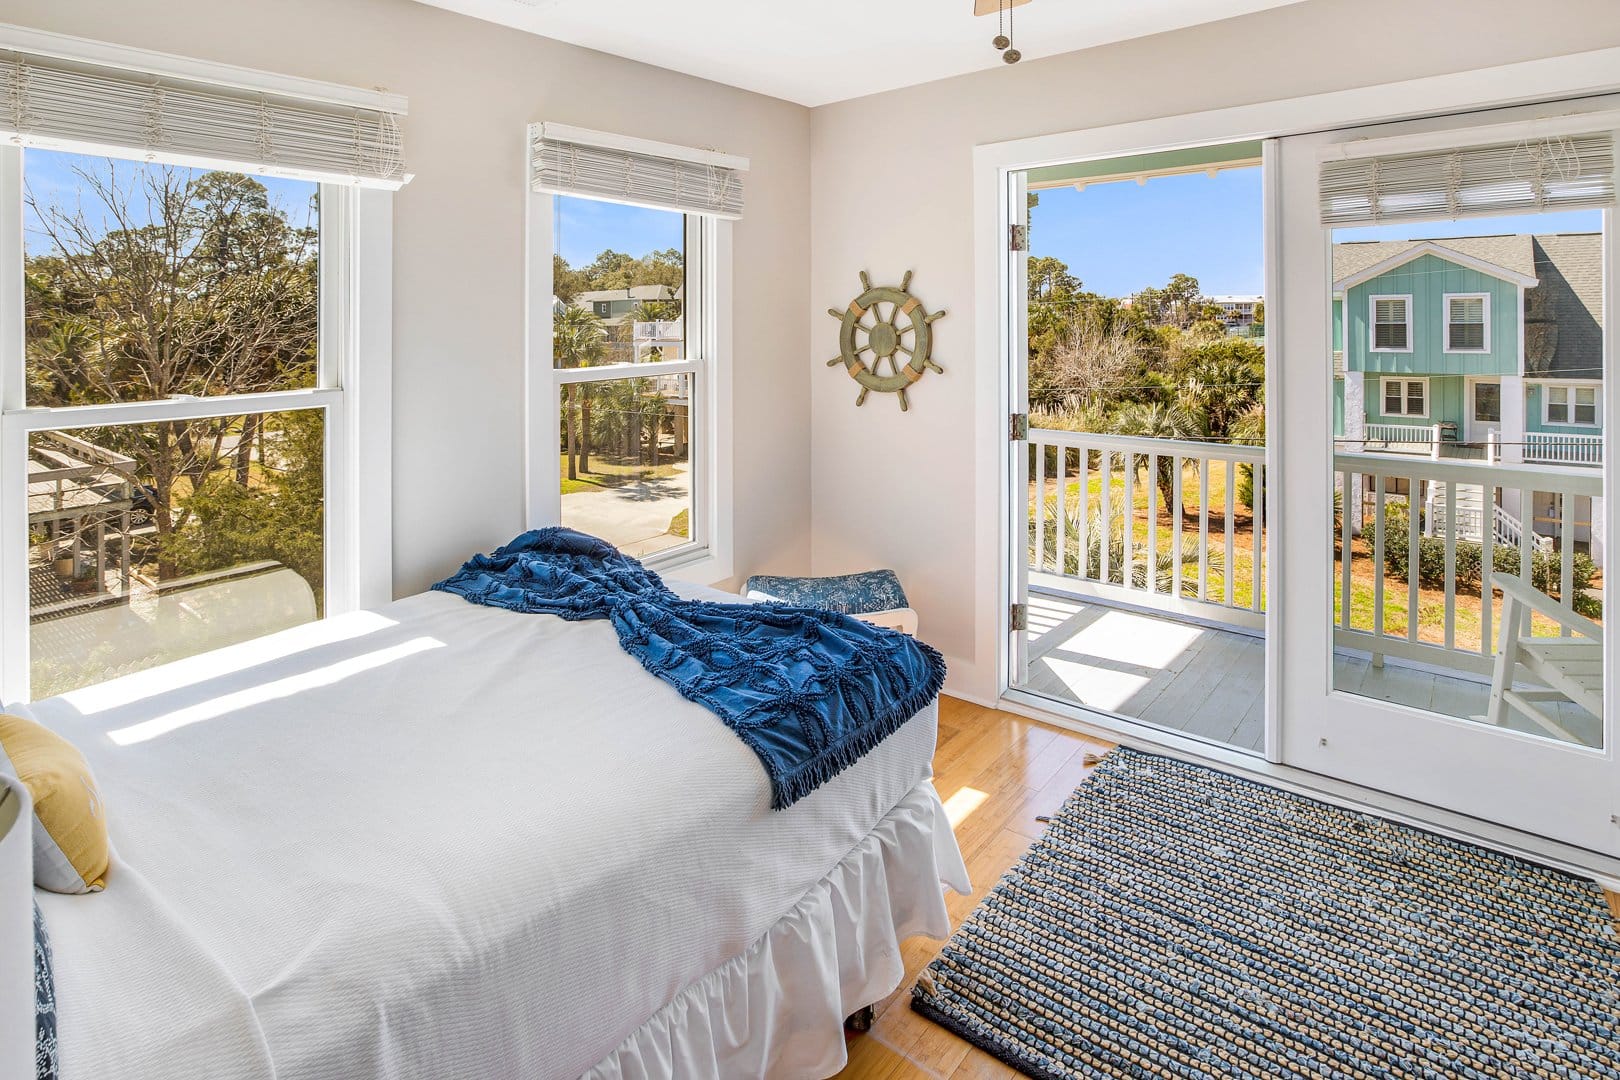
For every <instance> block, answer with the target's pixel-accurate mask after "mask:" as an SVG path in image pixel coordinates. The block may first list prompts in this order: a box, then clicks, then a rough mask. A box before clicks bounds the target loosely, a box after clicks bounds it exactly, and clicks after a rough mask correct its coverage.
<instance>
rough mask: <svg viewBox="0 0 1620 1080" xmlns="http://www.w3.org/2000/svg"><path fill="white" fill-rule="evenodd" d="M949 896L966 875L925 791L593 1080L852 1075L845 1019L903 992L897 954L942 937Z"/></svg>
mask: <svg viewBox="0 0 1620 1080" xmlns="http://www.w3.org/2000/svg"><path fill="white" fill-rule="evenodd" d="M942 885H946V886H949V887H951V888H953V889H955V890H956V891H957V892H959V893H964V894H966V893H968V892H970V891H971V888H970V886H969V884H968V876H967V868H966V867H965V866H964V865H963V863H962V853H961V851H960V850H959V849H958V848H957V846H956V838H955V836H954V835H953V834H952V832H951V825H950V821H949V820H948V819H947V818H946V816H945V808H944V807H943V806H942V805H941V804H940V801H939V795H938V793H936V792H935V791H934V787H933V785H932V784H930V783H928V782H927V781H924V782H923V783H921V784H919V785H917V787H915V788H913V789H912V791H911V793H910V794H908V795H907V796H906V797H905V798H904V799H902V800H901V801H900V804H899V805H898V806H896V807H895V808H894V809H893V810H891V811H889V813H888V815H887V816H886V817H884V819H883V820H882V821H880V822H879V823H878V825H877V828H875V829H873V830H872V832H871V833H870V834H868V835H867V837H866V838H865V839H864V840H862V841H861V842H860V843H859V844H857V845H856V847H855V849H854V850H853V851H851V852H850V853H849V854H848V855H846V856H844V858H843V860H842V861H841V862H839V864H838V865H837V866H835V867H834V868H833V870H832V872H831V873H829V874H828V875H827V876H826V877H824V878H822V879H821V880H820V881H819V882H817V883H816V884H815V885H814V886H812V887H811V889H810V891H809V892H807V893H805V895H804V897H803V898H802V899H801V900H800V901H799V902H798V903H797V904H796V905H794V907H793V910H791V911H789V912H788V913H787V914H786V915H785V916H783V917H782V919H781V920H779V921H778V922H777V923H776V925H775V926H773V927H771V929H770V930H768V931H766V933H765V936H763V937H761V938H760V939H759V940H757V941H755V942H754V944H753V945H751V946H749V948H748V950H747V951H746V952H744V953H742V954H741V955H738V956H735V957H733V958H732V959H730V960H728V961H727V962H726V963H724V964H722V965H721V966H720V967H718V968H716V969H715V970H714V971H711V972H709V974H707V975H705V976H704V977H703V978H701V979H699V980H698V981H697V982H695V983H693V984H692V985H691V986H688V987H687V988H686V989H685V990H683V991H682V992H681V993H680V995H679V996H677V997H676V998H675V1000H674V1001H672V1002H670V1003H669V1004H668V1005H665V1006H664V1007H663V1008H662V1009H660V1010H658V1012H656V1013H654V1014H653V1016H652V1017H651V1019H649V1020H648V1021H647V1022H646V1023H645V1024H643V1025H642V1026H641V1027H640V1028H638V1029H637V1030H636V1031H635V1032H634V1033H633V1034H631V1036H630V1037H629V1038H627V1039H626V1040H625V1041H624V1042H623V1043H621V1044H619V1047H618V1049H616V1050H614V1051H613V1053H611V1054H609V1055H608V1056H607V1058H605V1059H604V1060H602V1061H601V1062H599V1063H598V1064H597V1065H596V1066H595V1067H594V1068H592V1069H591V1070H590V1071H589V1072H588V1073H586V1076H587V1077H588V1078H589V1080H666V1078H670V1077H695V1076H705V1077H763V1076H769V1077H772V1078H776V1077H785V1078H801V1077H802V1078H806V1080H811V1078H814V1080H819V1078H821V1077H827V1076H831V1075H832V1074H834V1073H836V1072H837V1071H838V1070H839V1069H841V1068H843V1067H844V1064H845V1062H846V1060H847V1055H846V1053H845V1050H844V1024H843V1021H844V1017H846V1016H848V1015H850V1014H851V1013H853V1012H855V1011H856V1010H858V1009H861V1008H863V1007H865V1006H867V1005H870V1004H872V1003H873V1002H875V1001H878V1000H880V999H882V998H883V997H885V996H887V995H888V994H889V993H890V992H891V991H893V990H894V989H895V987H897V986H899V985H900V980H901V978H903V977H904V974H905V971H904V965H903V963H902V961H901V958H900V943H901V942H902V941H904V940H905V939H906V938H908V937H911V936H913V935H916V934H926V935H928V936H929V937H933V938H945V937H946V936H948V935H949V934H950V930H951V923H950V915H949V914H948V913H947V912H946V910H945V897H944V893H943V890H942V888H941V886H942Z"/></svg>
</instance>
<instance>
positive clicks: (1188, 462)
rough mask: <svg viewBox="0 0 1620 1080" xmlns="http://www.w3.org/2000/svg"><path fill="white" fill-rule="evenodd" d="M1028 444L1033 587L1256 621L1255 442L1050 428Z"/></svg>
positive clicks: (1258, 455)
mask: <svg viewBox="0 0 1620 1080" xmlns="http://www.w3.org/2000/svg"><path fill="white" fill-rule="evenodd" d="M1029 445H1030V447H1031V453H1030V472H1029V480H1030V485H1031V496H1032V497H1031V506H1030V515H1029V521H1028V523H1027V524H1028V534H1029V535H1028V539H1029V545H1028V552H1029V557H1030V558H1029V571H1030V581H1031V583H1032V584H1034V585H1037V586H1041V587H1045V588H1050V589H1055V590H1057V591H1061V592H1066V593H1071V594H1077V595H1082V596H1097V597H1101V598H1107V599H1113V600H1115V601H1118V602H1125V603H1129V604H1134V605H1136V606H1138V607H1145V608H1151V609H1155V610H1160V611H1166V612H1169V613H1172V614H1179V615H1185V616H1192V617H1195V618H1200V619H1203V620H1206V621H1212V622H1218V623H1222V624H1225V625H1232V626H1242V627H1248V628H1250V629H1260V628H1261V627H1263V626H1264V623H1265V562H1266V550H1265V539H1264V536H1265V512H1264V506H1263V504H1264V498H1263V495H1264V492H1265V449H1264V448H1263V447H1258V446H1228V445H1224V444H1216V443H1200V442H1184V441H1180V440H1173V439H1151V438H1138V437H1135V436H1122V435H1094V434H1089V433H1083V432H1075V431H1053V430H1032V431H1030V433H1029ZM1251 504H1252V505H1251Z"/></svg>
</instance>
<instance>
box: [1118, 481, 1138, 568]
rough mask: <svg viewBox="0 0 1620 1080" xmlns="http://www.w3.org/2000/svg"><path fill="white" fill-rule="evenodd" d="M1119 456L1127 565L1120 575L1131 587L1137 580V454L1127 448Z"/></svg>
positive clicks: (1122, 531) (1121, 530) (1121, 512)
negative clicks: (1123, 498)
mask: <svg viewBox="0 0 1620 1080" xmlns="http://www.w3.org/2000/svg"><path fill="white" fill-rule="evenodd" d="M1119 458H1120V464H1121V465H1122V466H1124V469H1125V505H1124V507H1122V508H1121V510H1120V514H1119V516H1120V520H1121V522H1122V525H1121V529H1120V535H1121V537H1122V542H1123V544H1124V549H1125V550H1124V555H1125V565H1124V568H1123V572H1122V574H1121V576H1120V584H1122V585H1124V586H1125V588H1127V589H1129V588H1131V587H1132V586H1133V585H1134V584H1135V580H1136V579H1135V577H1134V576H1133V572H1134V571H1135V569H1136V559H1135V554H1136V552H1135V548H1136V544H1135V538H1136V455H1135V454H1133V453H1131V452H1130V451H1129V450H1127V451H1125V452H1124V453H1123V454H1121V455H1120V456H1119Z"/></svg>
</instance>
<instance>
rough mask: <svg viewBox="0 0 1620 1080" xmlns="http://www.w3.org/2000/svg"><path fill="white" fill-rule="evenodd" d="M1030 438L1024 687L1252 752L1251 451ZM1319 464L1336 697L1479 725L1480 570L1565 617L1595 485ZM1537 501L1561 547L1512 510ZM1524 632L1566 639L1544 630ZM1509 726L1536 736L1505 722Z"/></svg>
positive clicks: (1477, 469) (1355, 460) (1081, 437)
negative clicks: (1543, 597) (1583, 508)
mask: <svg viewBox="0 0 1620 1080" xmlns="http://www.w3.org/2000/svg"><path fill="white" fill-rule="evenodd" d="M1415 430H1419V431H1422V430H1424V429H1415ZM1029 442H1030V446H1031V451H1030V473H1029V476H1030V491H1031V496H1032V498H1031V504H1030V512H1029V521H1028V540H1029V543H1028V547H1027V549H1026V550H1027V554H1028V561H1027V572H1028V581H1029V611H1030V620H1029V630H1028V632H1027V636H1026V639H1025V650H1026V660H1027V670H1026V673H1025V676H1024V678H1023V680H1022V685H1023V686H1024V687H1025V688H1026V689H1029V690H1033V691H1035V692H1038V693H1042V694H1046V695H1048V696H1050V697H1053V698H1056V699H1058V700H1060V701H1066V702H1070V703H1073V704H1077V705H1083V706H1086V707H1089V708H1094V709H1102V710H1105V711H1109V712H1113V713H1116V714H1119V715H1122V716H1127V717H1132V718H1136V719H1141V720H1144V721H1147V722H1150V723H1153V724H1156V725H1158V726H1161V727H1165V728H1170V729H1173V730H1177V731H1182V732H1185V733H1188V734H1191V735H1195V736H1198V737H1201V738H1205V739H1209V740H1212V741H1216V742H1221V743H1225V744H1227V745H1230V746H1235V747H1239V748H1242V749H1249V750H1257V749H1259V747H1260V745H1261V742H1260V740H1261V739H1262V737H1263V718H1264V698H1263V686H1264V676H1265V671H1264V656H1265V651H1264V645H1263V639H1262V631H1263V627H1264V617H1265V610H1266V594H1265V571H1266V564H1267V559H1268V547H1267V542H1268V536H1267V522H1266V521H1265V515H1264V507H1263V503H1264V500H1263V498H1261V497H1260V495H1261V493H1263V492H1264V490H1265V463H1264V451H1263V450H1262V449H1260V448H1258V447H1238V446H1224V445H1212V444H1207V443H1197V442H1179V441H1172V440H1161V439H1150V438H1134V437H1124V436H1114V435H1094V434H1088V433H1078V432H1068V431H1050V430H1039V431H1031V432H1030V437H1029ZM1333 464H1334V473H1335V481H1334V484H1335V490H1336V496H1335V536H1334V547H1333V550H1332V551H1331V552H1329V551H1324V552H1323V553H1322V554H1323V557H1324V558H1331V559H1332V560H1333V563H1334V578H1333V580H1334V599H1335V605H1334V606H1335V614H1334V619H1335V624H1334V627H1333V631H1334V644H1335V657H1334V671H1335V675H1334V685H1335V687H1336V688H1337V689H1339V690H1344V691H1350V692H1354V693H1357V694H1361V695H1363V696H1368V697H1373V698H1379V699H1383V700H1388V701H1398V702H1401V703H1403V704H1406V705H1411V706H1414V707H1417V708H1425V709H1432V710H1434V711H1437V712H1441V713H1445V714H1447V715H1451V716H1456V717H1460V718H1465V719H1470V718H1475V717H1478V716H1481V715H1483V713H1484V712H1485V705H1486V701H1487V699H1488V697H1489V693H1490V676H1491V667H1492V663H1493V660H1494V654H1495V642H1496V636H1497V635H1496V632H1495V630H1496V628H1498V627H1499V620H1500V610H1501V603H1502V601H1501V597H1500V595H1499V594H1498V593H1497V592H1495V591H1494V590H1493V591H1492V592H1491V595H1490V596H1489V597H1488V598H1482V596H1481V589H1480V585H1479V580H1480V578H1481V577H1482V576H1483V575H1482V574H1480V573H1478V572H1477V571H1478V568H1479V567H1481V566H1494V567H1496V568H1497V572H1499V573H1500V572H1504V571H1503V568H1504V567H1512V568H1514V569H1511V570H1510V571H1508V572H1515V573H1518V575H1519V576H1520V577H1521V578H1522V579H1525V580H1530V579H1531V578H1532V576H1536V577H1538V578H1539V579H1541V580H1540V582H1539V583H1540V584H1541V585H1542V586H1543V588H1544V591H1546V592H1548V593H1550V594H1552V595H1554V596H1556V597H1558V598H1560V602H1562V603H1566V604H1574V603H1576V601H1577V593H1578V592H1579V591H1580V586H1579V583H1578V582H1577V581H1576V579H1575V573H1574V562H1575V559H1574V556H1575V554H1576V552H1577V551H1578V550H1579V547H1583V546H1584V544H1583V543H1582V542H1581V541H1580V540H1579V539H1578V532H1579V529H1578V525H1579V524H1580V523H1579V522H1578V521H1577V519H1576V516H1575V515H1576V505H1577V499H1578V498H1579V497H1586V498H1592V497H1600V496H1601V494H1602V479H1601V475H1600V473H1599V472H1598V471H1596V470H1580V469H1569V468H1560V467H1546V466H1533V465H1501V464H1492V463H1489V462H1484V461H1470V460H1456V459H1450V458H1445V459H1436V458H1433V457H1431V456H1429V455H1428V454H1411V455H1405V454H1403V455H1396V454H1391V453H1387V452H1346V451H1341V452H1339V453H1336V454H1335V455H1334V459H1333ZM1537 493H1540V494H1541V495H1542V497H1543V499H1545V496H1546V495H1548V494H1553V495H1557V496H1559V497H1560V498H1559V499H1558V503H1559V505H1560V506H1561V511H1560V514H1559V517H1558V520H1557V521H1555V522H1553V523H1552V528H1553V529H1554V531H1556V533H1557V536H1556V537H1548V536H1543V535H1539V534H1538V533H1537V532H1536V531H1535V530H1534V529H1532V528H1526V527H1524V525H1523V524H1522V523H1521V517H1520V516H1518V515H1516V514H1515V513H1513V508H1529V507H1532V506H1533V505H1534V503H1535V496H1536V495H1537ZM1251 504H1252V505H1251ZM1487 506H1489V507H1490V511H1489V514H1488V516H1487V512H1486V510H1485V509H1484V508H1485V507H1487ZM1414 511H1415V513H1414ZM1487 521H1489V522H1490V523H1491V524H1490V527H1488V528H1487V527H1486V524H1485V523H1486V522H1487ZM1508 552H1511V553H1512V554H1511V555H1509V554H1507V553H1508ZM1437 559H1438V566H1436V560H1437ZM1414 567H1415V568H1418V569H1417V571H1416V572H1414V573H1409V570H1410V569H1411V568H1414ZM1469 567H1473V568H1474V571H1475V572H1473V573H1470V571H1469V569H1468V568H1469ZM1378 568H1382V570H1381V571H1380V570H1379V569H1378ZM1448 570H1449V571H1450V572H1449V573H1448V572H1447V571H1448ZM1549 575H1550V578H1551V580H1547V578H1548V577H1549ZM1408 578H1410V580H1408ZM1594 602H1596V601H1595V597H1594V598H1585V597H1583V598H1581V603H1582V604H1584V605H1586V606H1587V609H1588V610H1590V605H1591V604H1592V603H1594ZM1534 632H1535V633H1536V634H1538V635H1539V634H1550V635H1557V634H1561V633H1567V631H1563V630H1562V629H1561V628H1560V627H1559V626H1558V625H1557V624H1556V623H1553V622H1550V621H1547V620H1539V619H1538V620H1537V622H1536V623H1535V626H1534ZM1559 716H1560V720H1561V727H1562V730H1561V731H1559V732H1551V733H1550V734H1552V735H1554V737H1557V738H1561V739H1564V740H1565V741H1569V742H1573V743H1579V744H1582V745H1590V744H1591V743H1592V742H1593V741H1594V740H1595V739H1596V738H1597V733H1598V731H1599V724H1598V722H1597V719H1596V718H1595V717H1592V716H1591V715H1590V714H1587V713H1585V712H1584V711H1583V710H1580V709H1578V708H1576V707H1575V706H1572V705H1569V706H1559ZM1508 723H1509V726H1511V727H1514V728H1517V729H1519V730H1524V731H1531V732H1535V733H1537V734H1543V735H1545V734H1549V732H1548V731H1545V730H1543V729H1542V728H1541V727H1538V726H1536V725H1535V724H1534V722H1533V721H1531V720H1530V719H1529V718H1527V717H1523V716H1520V715H1518V714H1516V713H1514V714H1510V719H1509V721H1508Z"/></svg>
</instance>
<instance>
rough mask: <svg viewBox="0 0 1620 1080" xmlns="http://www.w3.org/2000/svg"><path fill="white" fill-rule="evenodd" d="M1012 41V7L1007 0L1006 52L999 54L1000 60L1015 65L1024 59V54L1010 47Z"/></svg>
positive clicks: (1010, 1) (1010, 2) (1010, 0)
mask: <svg viewBox="0 0 1620 1080" xmlns="http://www.w3.org/2000/svg"><path fill="white" fill-rule="evenodd" d="M1012 39H1013V5H1012V0H1007V51H1006V52H1004V53H1002V54H1001V58H1002V59H1003V60H1005V61H1007V63H1009V64H1016V63H1018V61H1020V60H1022V59H1023V58H1024V54H1023V53H1021V52H1019V51H1018V50H1017V49H1015V48H1013V47H1012Z"/></svg>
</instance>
